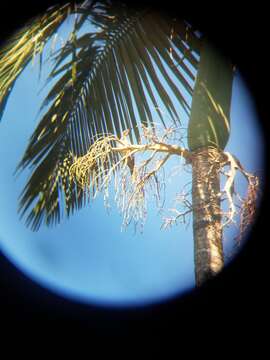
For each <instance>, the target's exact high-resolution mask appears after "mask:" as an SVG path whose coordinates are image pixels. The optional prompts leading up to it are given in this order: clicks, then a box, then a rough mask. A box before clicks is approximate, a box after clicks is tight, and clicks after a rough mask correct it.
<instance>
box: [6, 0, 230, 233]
mask: <svg viewBox="0 0 270 360" xmlns="http://www.w3.org/2000/svg"><path fill="white" fill-rule="evenodd" d="M70 15H73V16H74V26H73V29H72V31H71V32H70V34H69V38H68V41H67V42H66V43H65V44H64V45H63V46H62V47H61V49H59V50H58V51H57V52H56V53H54V55H53V56H54V66H53V69H52V71H51V73H50V76H49V79H55V81H54V84H53V85H52V87H51V89H50V91H49V93H48V94H47V96H46V98H45V100H44V102H43V104H42V108H46V112H45V114H44V115H43V116H42V117H41V119H40V121H39V123H38V125H37V127H36V128H35V130H34V132H33V134H32V136H31V138H30V140H29V143H28V146H27V149H26V150H25V153H24V155H23V157H22V159H21V161H20V163H19V164H18V168H17V170H21V169H24V168H25V167H29V166H31V167H32V169H33V172H32V175H31V177H30V179H29V180H28V182H27V184H26V186H25V188H24V190H23V192H22V195H21V198H20V207H19V210H20V212H21V215H22V216H23V215H25V214H26V213H27V224H28V225H30V226H31V227H32V229H33V230H36V229H38V228H39V226H40V224H41V223H42V222H43V221H44V222H45V223H46V224H48V225H50V224H53V223H57V222H59V221H60V217H61V213H62V211H61V210H62V209H61V208H62V207H63V208H64V209H65V213H66V215H67V216H69V215H70V214H71V213H73V212H74V210H76V209H79V208H80V207H82V206H84V204H85V203H86V201H87V197H86V193H85V192H84V191H83V190H82V189H81V188H80V187H79V186H78V184H77V183H76V181H75V180H74V179H73V178H72V177H71V176H70V173H69V168H70V166H71V164H72V163H73V161H74V158H76V157H79V156H82V155H84V154H85V153H87V151H88V149H89V147H90V146H91V144H93V142H94V141H95V139H96V138H97V135H102V134H108V133H112V134H115V135H117V136H118V137H120V136H121V134H122V133H123V131H124V130H126V129H130V132H129V134H128V136H129V138H130V142H131V143H139V142H140V138H141V134H140V131H139V127H138V125H139V124H143V125H146V126H149V127H154V121H153V115H152V108H153V107H154V108H155V111H156V113H157V115H158V116H159V119H160V121H161V122H162V124H163V125H164V127H166V123H167V118H168V116H169V118H170V121H171V122H173V123H174V124H177V123H179V122H180V119H179V112H177V110H176V107H175V103H174V102H173V101H172V99H171V98H170V96H169V95H168V91H167V90H166V89H167V88H168V87H169V88H170V91H171V92H172V93H173V94H174V96H175V98H176V99H177V101H178V103H179V105H180V106H181V107H182V109H183V110H184V111H185V112H186V113H187V114H188V116H190V122H189V129H188V131H189V132H188V139H189V147H190V149H191V150H194V149H196V148H198V147H200V146H203V145H209V144H210V145H212V146H216V147H220V148H224V147H225V145H226V142H227V140H228V136H229V103H230V97H228V96H227V93H230V91H231V89H230V86H231V80H232V72H231V65H229V66H228V67H227V69H228V71H227V75H226V84H227V85H226V86H227V93H226V91H225V95H222V94H224V91H223V93H222V94H217V95H216V94H214V95H213V93H211V86H212V87H214V86H215V83H216V82H217V81H219V78H218V74H215V73H214V75H213V77H212V80H211V81H212V82H211V81H210V83H209V84H207V85H209V86H207V93H205V96H202V94H203V91H204V90H203V85H204V78H203V76H204V74H199V77H200V78H199V80H200V81H199V82H198V84H197V85H196V86H195V92H194V90H193V85H194V81H195V71H192V69H194V70H197V69H198V65H199V58H200V57H199V55H200V50H201V47H202V44H203V43H206V41H205V39H203V37H202V36H201V35H200V33H199V32H198V31H195V29H193V28H192V27H191V26H190V24H188V23H187V22H185V21H182V22H180V21H176V19H174V18H172V17H170V16H166V15H162V14H160V13H158V12H156V11H154V10H153V9H150V8H149V9H148V8H140V9H138V8H137V9H130V8H129V9H127V6H126V5H125V4H123V3H111V2H110V1H103V2H102V3H99V2H96V1H85V2H83V3H82V4H80V5H71V4H67V5H65V6H63V7H55V8H51V9H50V10H48V12H47V13H46V14H45V15H44V16H43V17H41V18H39V19H36V20H35V21H34V22H31V23H30V24H29V25H27V26H26V27H25V28H24V29H22V30H21V31H19V32H18V33H17V34H15V35H14V36H13V37H12V38H11V39H10V40H9V41H8V43H7V45H6V47H5V48H4V49H3V50H2V51H1V59H0V79H1V85H0V105H1V113H2V112H3V110H4V107H5V104H6V101H7V99H8V96H9V94H10V91H11V89H12V86H13V85H14V83H15V80H16V78H17V77H18V75H19V74H20V72H21V71H22V69H23V68H24V67H25V66H26V65H27V63H28V62H29V61H30V60H31V58H32V57H33V56H36V55H37V54H40V55H41V54H42V51H43V47H44V44H45V43H46V42H47V41H48V40H49V39H50V38H51V37H52V35H53V34H55V33H56V32H57V30H58V28H59V27H60V25H61V24H62V23H63V22H64V21H65V20H66V19H67V17H68V16H70ZM89 20H90V22H91V23H92V24H93V25H94V26H95V29H94V30H93V29H92V30H91V31H81V30H82V28H83V26H84V25H85V24H86V22H87V21H89ZM206 48H207V46H206ZM207 51H208V54H206V56H202V57H201V62H207V61H208V62H209V64H208V66H210V67H211V65H212V64H211V61H212V62H213V61H215V60H213V59H214V57H213V56H212V57H211V51H212V50H211V47H209V49H208V50H207ZM209 54H210V55H209ZM215 65H218V64H215ZM216 67H217V66H216ZM169 72H171V73H172V74H173V75H174V78H173V79H174V80H173V79H172V77H171V76H170V74H169ZM215 77H216V78H215ZM176 81H178V82H179V83H180V84H181V87H179V86H177V85H176ZM226 86H225V87H226ZM209 89H210V90H209ZM196 94H198V96H196ZM193 95H194V96H193ZM187 96H190V97H192V96H193V102H192V109H191V108H190V105H189V102H188V101H187ZM215 96H217V97H218V100H219V103H220V104H221V105H222V108H221V109H216V104H215V101H216V98H215ZM195 97H196V98H195ZM209 98H210V100H212V103H213V105H212V108H211V109H210V110H208V112H209V116H207V117H204V118H202V117H200V113H201V111H202V109H204V108H205V109H206V108H207V109H208V108H209ZM159 101H160V102H159ZM158 102H159V104H162V108H163V109H165V110H166V113H167V114H168V115H167V116H166V119H165V117H164V114H163V112H161V111H160V105H159V106H158ZM205 109H204V110H205ZM213 109H214V110H213ZM217 116H218V120H217ZM220 119H221V121H220ZM114 156H115V157H117V156H118V155H117V154H114ZM108 166H109V164H108ZM97 186H98V184H97ZM61 196H63V201H60V198H61Z"/></svg>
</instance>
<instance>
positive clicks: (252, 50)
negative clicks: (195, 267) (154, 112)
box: [0, 0, 270, 355]
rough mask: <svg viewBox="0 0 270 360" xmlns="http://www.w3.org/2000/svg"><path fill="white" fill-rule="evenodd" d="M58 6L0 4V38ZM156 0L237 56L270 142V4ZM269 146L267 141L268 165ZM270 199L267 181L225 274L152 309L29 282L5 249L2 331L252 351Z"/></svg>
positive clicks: (261, 314) (258, 324)
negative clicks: (119, 306) (76, 297)
mask: <svg viewBox="0 0 270 360" xmlns="http://www.w3.org/2000/svg"><path fill="white" fill-rule="evenodd" d="M148 2H149V1H148ZM55 3H58V4H59V3H64V2H63V1H57V2H56V1H45V0H44V1H41V0H39V1H34V0H26V1H21V2H19V1H18V2H14V1H12V2H11V1H7V2H3V3H2V4H1V5H0V8H1V12H0V17H1V21H0V36H1V41H4V39H5V38H6V37H8V36H9V35H10V34H12V32H13V31H14V30H16V29H17V28H18V27H19V26H21V25H23V24H24V23H25V22H26V21H27V20H29V19H30V18H31V17H33V16H35V15H37V14H39V13H42V12H43V11H45V10H46V8H48V6H51V5H52V4H55ZM142 3H143V4H146V1H144V2H142ZM133 4H139V1H137V2H135V3H134V2H133V3H132V5H133ZM153 4H155V6H157V7H158V8H159V9H160V10H162V11H166V12H168V11H169V12H172V13H173V14H175V15H177V14H179V15H180V17H184V18H186V19H188V20H189V21H190V22H191V23H192V24H193V25H195V26H197V27H198V28H199V29H200V30H201V31H202V32H203V33H205V34H207V35H208V36H209V37H210V38H211V39H212V41H213V42H214V43H216V44H217V45H218V46H219V47H220V48H221V49H222V50H223V51H224V52H225V53H227V54H229V55H230V56H231V58H232V60H233V62H234V63H236V64H237V65H238V68H239V69H240V70H241V72H242V75H243V76H244V78H245V79H246V81H247V84H248V86H249V87H250V90H251V91H252V94H253V96H254V97H255V101H256V105H257V110H258V114H259V119H260V120H261V123H262V126H263V129H264V134H265V139H266V141H267V136H268V121H269V80H270V79H269V72H270V70H269V60H268V59H269V54H268V47H269V41H268V38H269V35H270V32H269V31H268V26H269V25H268V23H269V20H268V19H267V17H268V11H267V8H266V5H265V6H263V5H262V3H259V2H256V4H254V3H253V2H252V3H246V2H245V3H241V4H239V6H238V7H237V6H236V2H234V3H233V2H230V1H219V2H217V1H216V2H213V3H210V2H205V1H204V2H203V3H201V2H200V3H199V2H198V4H197V3H189V4H190V5H187V4H182V1H181V2H180V1H179V2H178V3H177V2H173V1H171V0H166V1H164V2H163V4H161V3H159V4H157V3H156V2H155V3H154V2H153ZM251 151H256V149H251ZM267 151H268V146H267V147H266V163H268V162H267V161H268V153H267ZM265 169H266V182H267V180H268V178H269V176H268V175H269V174H268V168H265ZM0 171H1V170H0ZM268 199H269V191H268V189H267V186H265V188H264V190H263V203H262V206H261V211H260V215H259V218H258V221H257V223H256V226H255V227H254V229H253V232H252V233H251V236H250V240H249V241H248V242H247V244H246V246H245V247H244V249H243V251H242V252H241V254H240V255H239V256H238V257H237V259H236V260H234V262H233V263H232V264H231V265H230V266H229V267H228V268H226V269H225V270H224V271H223V272H222V274H221V275H220V276H218V277H217V278H216V279H214V280H213V281H211V282H209V283H208V284H207V285H206V286H205V287H204V288H201V289H200V290H197V291H194V292H192V293H189V294H187V295H186V296H184V297H181V298H175V299H173V300H172V301H170V302H166V303H163V304H159V305H156V306H152V307H146V308H141V309H139V308H138V309H133V310H113V309H104V308H96V307H91V306H85V305H81V304H78V303H73V302H71V301H68V300H66V299H64V298H60V297H57V296H55V295H53V294H52V293H50V292H49V291H47V290H45V289H43V288H41V287H39V286H38V285H37V284H35V283H33V282H32V281H30V280H29V279H28V278H26V277H25V276H24V275H23V274H21V273H20V272H18V271H17V270H16V269H15V268H14V267H13V266H12V264H11V263H9V262H8V261H7V260H6V259H5V258H4V256H2V254H1V253H0V302H1V303H0V324H1V326H0V328H2V329H4V332H5V333H6V334H9V333H10V334H12V336H15V334H19V336H20V337H22V336H23V335H26V336H29V337H30V335H29V334H30V333H31V334H38V335H39V336H40V337H41V338H42V336H43V335H42V334H46V335H48V334H50V335H52V334H57V336H59V335H64V334H72V333H74V332H75V333H77V334H78V333H79V331H84V332H85V333H87V334H88V337H89V341H90V339H91V342H92V341H93V339H97V338H101V339H103V340H104V339H116V340H118V341H120V342H119V344H120V346H122V345H123V342H122V340H123V339H133V340H136V342H137V344H138V345H139V344H140V341H141V340H140V339H142V338H144V339H145V342H146V343H148V344H149V343H151V342H152V341H153V343H155V344H156V345H153V346H154V347H155V346H157V345H158V344H159V345H160V344H161V343H163V342H164V340H165V339H169V340H170V342H171V345H173V344H178V345H179V347H180V348H181V346H182V345H183V344H184V343H185V341H184V339H190V340H193V341H194V340H195V339H196V341H197V339H199V338H200V339H201V340H202V341H203V342H204V347H205V346H206V348H207V346H209V347H211V346H212V345H211V344H212V343H213V342H214V340H216V339H218V341H219V343H220V344H221V348H222V349H223V347H225V348H226V347H227V346H228V344H231V343H233V344H235V343H239V344H240V345H241V344H242V343H241V342H240V340H239V339H240V337H241V339H242V338H243V339H244V347H245V349H247V348H248V347H249V346H252V344H254V339H255V337H257V335H258V334H259V337H261V338H262V336H263V333H264V332H263V330H262V325H263V324H264V323H265V324H267V322H268V321H267V319H266V317H267V315H268V309H267V306H266V304H267V300H268V298H267V296H266V288H267V286H268V276H267V274H268V266H267V265H268V264H267V261H266V256H267V251H268V249H267V248H268V247H267V243H268V240H267V238H268V237H269V236H268V233H269V231H267V230H266V223H267V202H268ZM0 201H1V200H0ZM264 231H266V232H264ZM196 341H195V342H196ZM116 343H117V342H116ZM207 344H208V345H207ZM178 345H177V346H178ZM217 355H218V354H217Z"/></svg>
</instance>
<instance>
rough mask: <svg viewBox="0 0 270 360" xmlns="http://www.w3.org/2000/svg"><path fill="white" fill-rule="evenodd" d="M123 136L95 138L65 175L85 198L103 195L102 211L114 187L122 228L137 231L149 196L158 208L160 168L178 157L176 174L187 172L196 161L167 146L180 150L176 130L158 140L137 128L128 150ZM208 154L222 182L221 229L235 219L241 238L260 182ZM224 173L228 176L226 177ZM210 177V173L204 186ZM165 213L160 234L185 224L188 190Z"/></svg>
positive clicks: (220, 155) (231, 160)
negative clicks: (137, 137) (241, 188)
mask: <svg viewBox="0 0 270 360" xmlns="http://www.w3.org/2000/svg"><path fill="white" fill-rule="evenodd" d="M128 135H129V130H125V131H124V132H123V134H122V136H121V137H120V138H118V137H116V136H115V135H111V134H108V135H104V134H103V135H101V136H99V137H97V139H96V141H95V142H94V143H93V145H92V146H91V147H90V149H89V151H88V153H87V154H86V155H84V156H82V157H79V158H77V159H75V162H74V163H73V164H72V166H71V167H70V175H71V176H72V177H73V178H74V179H75V180H76V182H77V183H78V185H79V186H80V187H81V188H82V189H84V190H86V191H88V193H89V196H90V195H92V196H93V198H94V197H96V195H97V194H98V193H100V192H103V193H104V201H105V204H106V205H108V200H109V187H110V184H114V188H115V201H116V203H117V205H118V208H119V209H120V211H121V213H122V214H123V226H124V227H125V226H127V225H129V224H130V222H131V221H132V220H133V221H134V222H135V224H136V225H137V224H140V225H143V224H144V221H145V218H146V214H147V200H149V197H150V195H153V194H154V196H155V199H156V200H157V203H158V206H159V208H160V207H161V208H162V205H160V204H162V202H163V201H164V191H163V190H164V187H165V182H164V164H165V163H166V162H167V161H168V159H169V158H170V157H171V156H172V155H178V156H181V157H182V158H184V159H185V160H186V161H185V164H184V167H183V166H182V167H181V169H183V168H185V167H188V166H189V164H190V163H191V162H192V157H193V156H196V155H195V153H194V152H193V153H192V152H190V151H188V150H186V149H185V148H184V147H181V146H178V145H174V144H172V143H175V142H177V143H178V144H179V143H180V144H181V141H182V139H183V135H182V133H181V130H180V132H179V129H174V128H169V129H166V130H163V131H162V133H161V134H157V130H156V129H154V128H150V127H145V126H143V125H142V128H141V138H142V143H140V144H131V142H130V141H129V137H128ZM210 150H211V149H210ZM210 150H208V152H209V156H210V157H212V158H211V163H212V166H213V167H215V169H216V170H215V171H217V172H218V173H219V174H220V175H221V176H223V177H224V179H225V182H224V187H223V189H221V191H220V193H219V196H220V201H221V202H223V203H224V202H225V203H227V205H226V206H225V208H226V211H225V210H223V211H222V212H221V216H222V220H223V225H222V226H223V227H225V226H229V225H231V224H236V219H237V216H238V217H240V235H239V238H240V237H242V235H243V234H244V232H245V230H246V228H247V227H248V226H249V225H250V224H251V223H252V222H253V220H254V215H255V209H256V199H257V193H258V186H259V179H258V177H257V176H255V175H252V174H250V173H248V172H246V171H245V170H244V168H243V167H242V165H241V164H240V162H239V161H238V160H237V159H236V158H235V157H234V156H233V155H231V154H230V153H228V152H223V151H218V152H217V151H213V152H212V151H210ZM227 167H228V168H229V170H228V171H225V169H226V168H227ZM238 172H240V173H241V174H242V175H244V177H245V178H246V180H247V182H248V191H247V196H246V197H245V198H242V197H241V196H240V195H239V194H238V193H237V192H236V191H235V176H236V174H237V173H238ZM211 174H212V168H211V167H210V168H209V181H210V179H211ZM174 175H176V173H175V174H174ZM167 179H168V177H167ZM167 179H166V180H167ZM213 201H214V199H213ZM209 206H210V204H209ZM170 211H171V212H172V213H173V214H174V216H173V217H165V218H164V222H163V224H162V228H167V227H169V226H171V225H173V224H176V223H177V222H181V223H185V224H188V223H189V221H188V215H189V214H191V213H192V211H193V208H192V203H191V189H188V184H186V185H185V186H184V188H183V189H182V192H181V193H179V194H177V195H176V197H175V208H173V209H170Z"/></svg>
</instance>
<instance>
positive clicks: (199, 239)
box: [192, 147, 224, 286]
mask: <svg viewBox="0 0 270 360" xmlns="http://www.w3.org/2000/svg"><path fill="white" fill-rule="evenodd" d="M219 160H220V153H219V151H218V150H217V149H216V148H213V147H204V148H200V149H198V150H196V151H193V156H192V175H193V176H192V202H193V235H194V252H195V254H194V255H195V257H194V259H195V281H196V286H200V285H201V284H202V283H204V282H205V281H206V280H208V279H209V278H212V277H213V275H215V274H217V273H218V272H219V271H220V270H221V269H222V267H223V265H224V256H223V247H222V226H221V209H220V176H219V162H220V161H219Z"/></svg>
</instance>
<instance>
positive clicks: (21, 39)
mask: <svg viewBox="0 0 270 360" xmlns="http://www.w3.org/2000/svg"><path fill="white" fill-rule="evenodd" d="M70 12H71V6H70V5H69V4H66V5H64V6H62V7H53V8H51V9H50V10H48V11H47V12H46V13H45V14H44V15H43V16H42V17H38V18H36V19H34V20H33V21H31V22H30V23H29V24H28V25H26V26H25V27H24V28H23V29H21V30H20V31H18V32H17V33H15V34H14V35H13V36H12V38H11V39H9V41H8V42H7V43H6V45H5V46H4V47H3V48H2V49H1V51H0V118H1V116H2V114H3V111H4V108H5V105H6V102H7V99H8V96H9V94H10V92H11V90H12V87H13V85H14V83H15V81H16V79H17V77H18V76H19V74H20V73H21V72H22V70H23V69H24V68H25V66H26V65H27V64H28V62H29V61H30V60H31V59H32V58H33V57H34V56H36V55H37V54H41V53H42V50H43V47H44V44H45V43H46V42H47V41H48V39H49V38H50V37H51V36H52V34H53V33H54V32H55V31H57V29H58V28H59V26H60V25H61V24H62V22H63V21H64V20H65V19H66V17H67V16H68V14H69V13H70Z"/></svg>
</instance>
